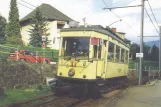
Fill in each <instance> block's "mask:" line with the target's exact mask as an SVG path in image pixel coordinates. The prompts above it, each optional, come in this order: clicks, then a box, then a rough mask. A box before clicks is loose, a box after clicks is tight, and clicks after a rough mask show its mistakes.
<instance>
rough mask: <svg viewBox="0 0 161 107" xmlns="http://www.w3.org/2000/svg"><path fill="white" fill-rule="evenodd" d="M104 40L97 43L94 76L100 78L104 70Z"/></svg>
mask: <svg viewBox="0 0 161 107" xmlns="http://www.w3.org/2000/svg"><path fill="white" fill-rule="evenodd" d="M106 49H107V48H106V41H103V43H102V44H99V46H97V58H98V60H97V63H96V67H97V68H96V69H97V71H96V76H97V78H101V77H102V76H103V74H104V72H105V65H106V61H105V60H104V59H105V57H106V53H107V52H106Z"/></svg>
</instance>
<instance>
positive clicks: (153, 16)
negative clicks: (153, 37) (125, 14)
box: [147, 0, 159, 26]
mask: <svg viewBox="0 0 161 107" xmlns="http://www.w3.org/2000/svg"><path fill="white" fill-rule="evenodd" d="M147 1H148V5H149V7H150V10H151V12H152V15H153V17H154V20H155V22H156V23H157V25H158V26H159V24H158V22H157V19H156V17H155V15H154V12H153V10H152V6H151V5H150V2H149V0H147Z"/></svg>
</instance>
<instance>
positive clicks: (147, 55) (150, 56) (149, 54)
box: [130, 43, 159, 61]
mask: <svg viewBox="0 0 161 107" xmlns="http://www.w3.org/2000/svg"><path fill="white" fill-rule="evenodd" d="M139 52H140V46H139V45H138V44H136V43H133V44H131V46H130V54H131V55H132V56H133V58H132V60H136V53H139ZM143 53H144V60H146V61H147V60H149V61H158V59H159V48H158V47H157V46H155V45H153V47H152V48H150V47H149V46H147V45H145V44H144V45H143Z"/></svg>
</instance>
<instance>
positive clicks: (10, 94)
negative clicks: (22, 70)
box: [0, 85, 51, 106]
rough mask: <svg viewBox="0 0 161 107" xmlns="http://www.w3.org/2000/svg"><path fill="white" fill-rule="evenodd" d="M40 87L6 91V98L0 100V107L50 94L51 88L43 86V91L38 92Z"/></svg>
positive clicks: (34, 86)
mask: <svg viewBox="0 0 161 107" xmlns="http://www.w3.org/2000/svg"><path fill="white" fill-rule="evenodd" d="M37 87H38V85H33V86H31V87H29V88H24V89H11V90H5V94H6V97H5V98H4V99H2V100H0V106H2V105H6V104H15V103H16V102H19V101H22V100H26V99H29V98H35V97H38V96H43V95H45V94H48V93H50V91H51V90H50V87H49V86H47V85H42V90H41V91H39V90H37Z"/></svg>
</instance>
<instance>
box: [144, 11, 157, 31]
mask: <svg viewBox="0 0 161 107" xmlns="http://www.w3.org/2000/svg"><path fill="white" fill-rule="evenodd" d="M144 9H145V12H146V14H147V15H148V17H149V19H150V21H151V23H152V24H153V26H154V28H155V30H156V31H157V33H158V34H159V31H158V30H157V28H156V26H155V25H154V22H153V20H152V19H151V17H150V15H149V13H148V11H147V10H146V8H144Z"/></svg>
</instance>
